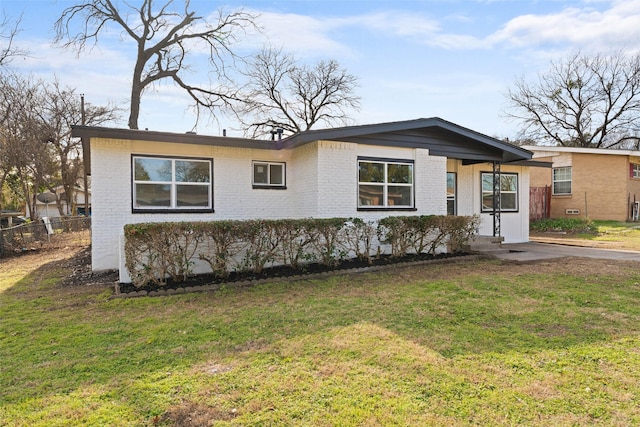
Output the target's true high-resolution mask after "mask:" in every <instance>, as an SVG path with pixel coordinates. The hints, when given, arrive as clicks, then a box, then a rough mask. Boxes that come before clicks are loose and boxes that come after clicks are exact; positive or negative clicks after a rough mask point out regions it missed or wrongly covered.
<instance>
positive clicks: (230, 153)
mask: <svg viewBox="0 0 640 427" xmlns="http://www.w3.org/2000/svg"><path fill="white" fill-rule="evenodd" d="M132 154H139V155H164V156H176V157H204V158H211V159H213V205H214V210H215V212H214V213H206V214H202V213H163V214H159V213H155V214H153V213H152V214H149V213H133V212H132V201H131V199H132V182H131V178H132V177H131V156H132ZM359 156H364V157H377V158H383V159H406V160H413V162H414V178H415V185H414V191H415V207H416V209H415V210H412V211H406V210H399V211H374V212H372V211H358V209H357V205H358V185H357V180H358V170H357V168H358V166H357V159H358V157H359ZM254 160H257V161H278V162H285V163H286V186H287V189H286V190H282V189H254V188H253V187H252V182H251V181H252V178H251V176H252V175H251V174H252V166H251V163H252V161H254ZM91 163H92V183H93V188H92V198H93V220H92V224H93V229H92V233H93V234H92V241H93V242H92V262H93V265H92V268H93V270H94V271H99V270H108V269H115V268H120V270H121V272H122V268H123V265H122V264H123V261H121V260H120V258H121V257H120V255H119V252H120V251H121V250H122V236H123V228H124V226H125V225H126V224H131V223H141V222H159V221H207V220H222V219H253V218H306V217H325V218H328V217H353V216H358V217H361V218H363V219H367V220H374V219H378V218H381V217H384V216H388V215H392V214H398V215H426V214H441V215H444V214H446V171H447V170H448V169H449V167H453V168H455V172H457V173H458V213H459V214H460V215H472V214H474V213H479V212H480V171H486V170H490V166H488V165H486V164H485V165H475V166H462V165H461V164H460V162H453V163H452V162H451V161H449V166H448V163H447V159H445V158H444V157H436V156H430V155H429V153H428V150H424V149H413V148H398V147H379V146H367V145H362V144H355V143H345V142H335V141H316V142H313V143H309V144H305V145H303V146H300V147H298V148H295V149H287V150H259V149H247V148H235V147H212V146H200V145H189V144H172V143H153V142H146V141H132V140H113V139H104V138H102V139H100V138H93V139H92V140H91ZM503 170H504V171H510V172H512V171H513V172H517V173H518V174H519V186H520V189H519V190H520V191H519V194H520V200H519V206H520V212H519V213H510V214H503V215H502V224H503V228H502V229H503V235H504V236H505V241H506V242H523V241H528V237H529V235H528V211H527V209H526V208H525V207H527V206H528V191H522V188H525V189H528V185H529V180H528V168H523V167H503ZM491 231H492V218H491V217H490V216H489V215H486V214H483V215H482V227H481V234H486V233H487V232H489V233H490V232H491ZM121 274H122V273H121Z"/></svg>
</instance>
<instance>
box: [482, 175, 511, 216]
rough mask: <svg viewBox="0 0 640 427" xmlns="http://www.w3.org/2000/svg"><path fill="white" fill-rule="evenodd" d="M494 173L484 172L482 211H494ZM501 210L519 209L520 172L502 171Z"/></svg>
mask: <svg viewBox="0 0 640 427" xmlns="http://www.w3.org/2000/svg"><path fill="white" fill-rule="evenodd" d="M493 176H494V175H493V173H491V172H482V176H481V179H482V212H493V209H494V204H493ZM499 177H500V212H516V211H517V210H518V174H515V173H501V174H500V175H499Z"/></svg>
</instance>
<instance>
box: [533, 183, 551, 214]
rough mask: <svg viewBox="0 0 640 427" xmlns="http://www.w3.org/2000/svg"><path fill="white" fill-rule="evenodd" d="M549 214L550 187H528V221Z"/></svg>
mask: <svg viewBox="0 0 640 427" xmlns="http://www.w3.org/2000/svg"><path fill="white" fill-rule="evenodd" d="M550 216H551V187H549V186H545V187H531V188H529V221H536V220H539V219H546V218H549V217H550Z"/></svg>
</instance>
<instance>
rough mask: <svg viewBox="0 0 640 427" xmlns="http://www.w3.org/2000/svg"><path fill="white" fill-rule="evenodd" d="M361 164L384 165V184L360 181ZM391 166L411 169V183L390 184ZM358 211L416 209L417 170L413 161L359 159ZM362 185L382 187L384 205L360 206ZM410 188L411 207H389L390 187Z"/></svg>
mask: <svg viewBox="0 0 640 427" xmlns="http://www.w3.org/2000/svg"><path fill="white" fill-rule="evenodd" d="M360 163H379V164H383V165H384V182H366V181H364V182H363V181H360V174H359V169H360ZM389 165H403V166H410V167H411V183H409V184H406V183H393V182H388V180H389V177H388V171H389V168H388V167H389ZM357 173H358V209H359V210H369V209H371V210H385V209H386V210H392V209H399V210H407V209H415V186H414V183H415V168H414V166H413V162H412V161H407V160H395V159H375V158H359V159H358V168H357ZM361 185H373V186H380V187H382V200H383V203H384V204H383V205H361V204H360V186H361ZM390 186H391V187H410V188H411V204H410V205H389V204H388V199H389V198H388V196H389V187H390Z"/></svg>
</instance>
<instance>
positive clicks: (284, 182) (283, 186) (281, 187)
mask: <svg viewBox="0 0 640 427" xmlns="http://www.w3.org/2000/svg"><path fill="white" fill-rule="evenodd" d="M256 165H264V166H266V167H267V180H268V181H269V182H268V183H266V184H265V183H257V182H256ZM273 165H277V166H282V184H272V183H271V166H273ZM251 185H252V187H253V188H254V189H261V188H262V189H264V188H268V189H275V190H286V189H287V163H286V162H272V161H267V160H252V161H251Z"/></svg>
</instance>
